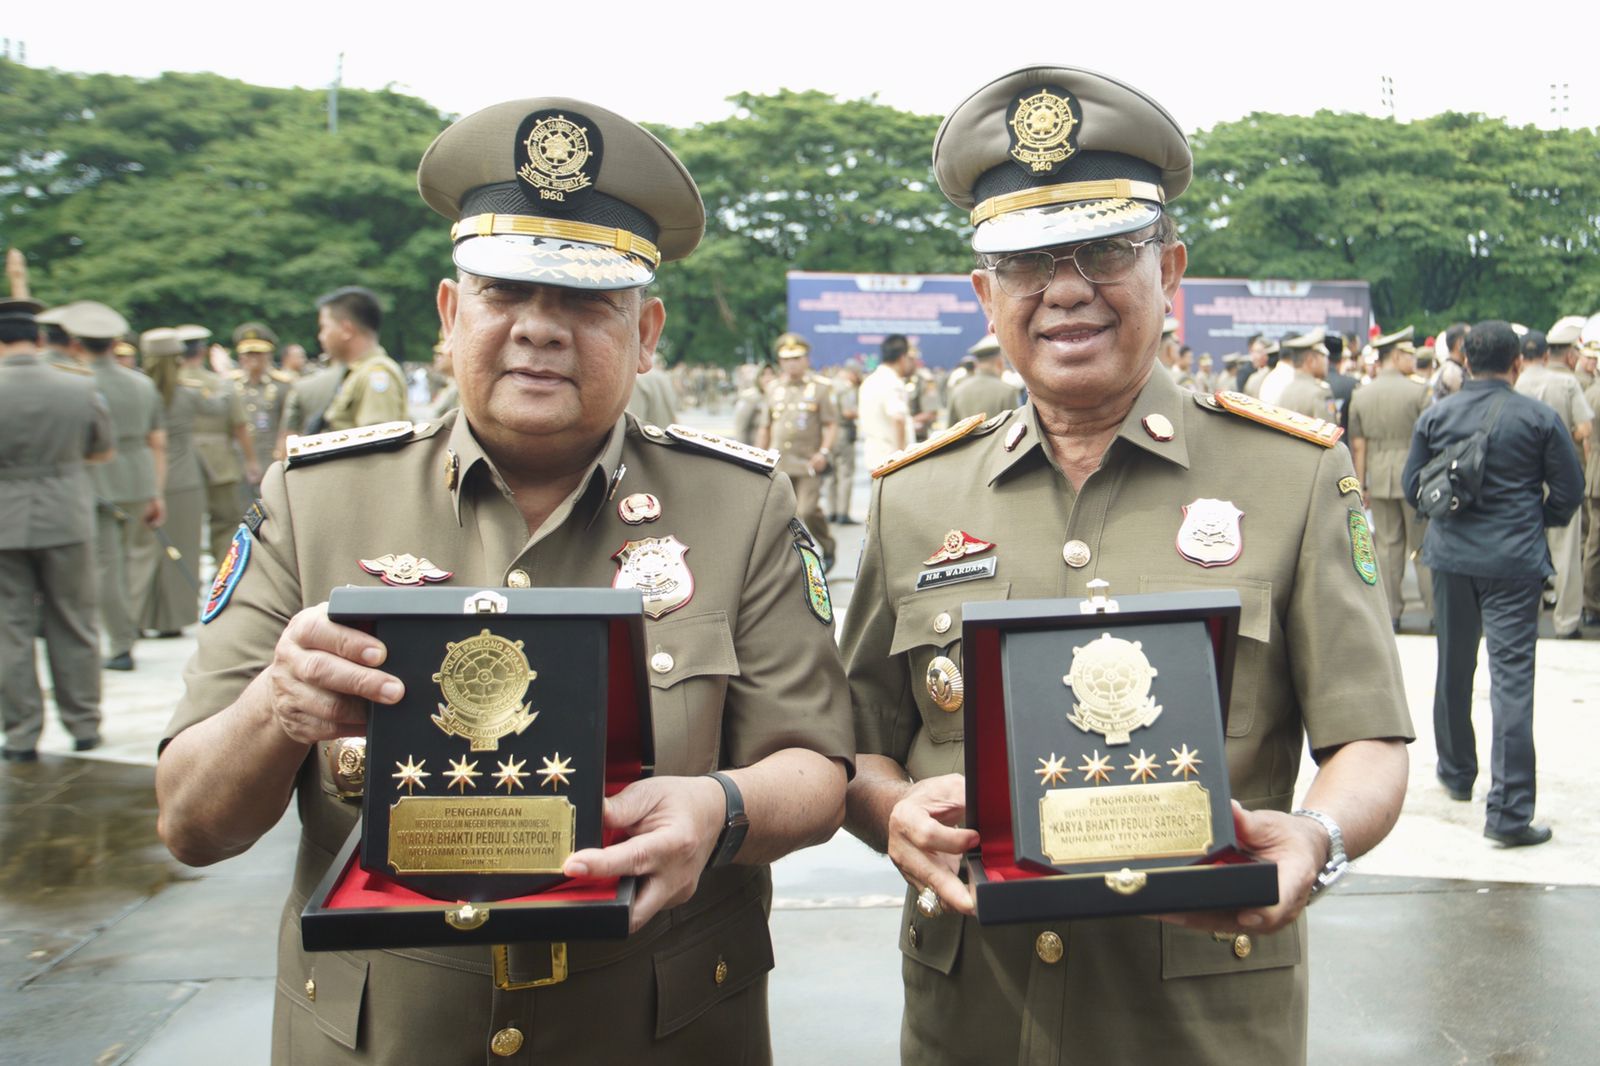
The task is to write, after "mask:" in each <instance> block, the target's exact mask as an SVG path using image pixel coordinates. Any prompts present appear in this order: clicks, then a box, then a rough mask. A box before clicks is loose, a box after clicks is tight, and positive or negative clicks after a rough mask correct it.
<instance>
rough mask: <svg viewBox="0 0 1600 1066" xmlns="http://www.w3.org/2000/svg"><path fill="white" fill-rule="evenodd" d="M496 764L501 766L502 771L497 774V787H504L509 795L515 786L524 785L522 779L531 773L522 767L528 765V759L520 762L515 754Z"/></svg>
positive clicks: (520, 786) (495, 784)
mask: <svg viewBox="0 0 1600 1066" xmlns="http://www.w3.org/2000/svg"><path fill="white" fill-rule="evenodd" d="M496 765H497V766H499V767H500V772H499V773H498V774H495V778H496V780H495V783H494V787H495V788H504V789H505V790H506V794H507V795H509V794H510V793H511V790H512V789H513V788H522V787H524V786H523V784H522V779H523V778H524V777H527V776H529V775H528V773H527V772H526V771H524V770H523V769H522V768H523V767H524V766H526V765H528V760H527V759H523V760H522V761H521V762H518V761H517V757H516V756H515V755H513V756H511V757H510V758H509V759H507V760H506V761H505V762H503V763H496Z"/></svg>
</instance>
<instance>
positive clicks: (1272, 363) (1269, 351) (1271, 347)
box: [1244, 341, 1282, 399]
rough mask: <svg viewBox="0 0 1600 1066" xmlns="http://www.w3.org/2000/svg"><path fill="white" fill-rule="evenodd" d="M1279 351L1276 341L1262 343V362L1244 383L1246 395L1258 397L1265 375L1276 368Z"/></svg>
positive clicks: (1279, 357) (1279, 346)
mask: <svg viewBox="0 0 1600 1066" xmlns="http://www.w3.org/2000/svg"><path fill="white" fill-rule="evenodd" d="M1281 353H1282V346H1281V345H1280V344H1279V343H1278V342H1277V341H1267V342H1265V343H1263V344H1262V346H1261V359H1262V362H1261V363H1260V364H1258V365H1257V367H1256V369H1255V372H1254V373H1252V374H1251V375H1250V377H1249V378H1248V379H1247V380H1246V381H1245V383H1244V392H1245V394H1246V395H1248V396H1254V397H1257V398H1258V399H1259V398H1260V396H1261V387H1262V386H1263V385H1265V384H1266V382H1267V375H1269V374H1271V373H1272V372H1273V371H1275V370H1277V369H1278V363H1279V362H1280V359H1281Z"/></svg>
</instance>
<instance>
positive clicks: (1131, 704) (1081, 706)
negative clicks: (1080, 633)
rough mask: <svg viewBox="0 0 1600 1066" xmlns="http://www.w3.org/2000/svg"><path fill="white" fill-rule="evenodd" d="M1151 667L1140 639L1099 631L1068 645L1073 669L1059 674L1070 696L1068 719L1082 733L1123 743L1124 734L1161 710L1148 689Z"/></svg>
mask: <svg viewBox="0 0 1600 1066" xmlns="http://www.w3.org/2000/svg"><path fill="white" fill-rule="evenodd" d="M1155 676H1156V669H1155V667H1153V666H1151V665H1150V660H1149V659H1147V658H1145V655H1144V651H1143V645H1142V644H1141V643H1140V642H1139V641H1137V640H1134V641H1128V640H1123V639H1121V638H1120V637H1113V636H1112V635H1111V634H1110V633H1102V634H1100V636H1099V637H1097V638H1095V639H1094V640H1091V641H1090V642H1089V643H1087V644H1085V645H1083V646H1082V647H1078V648H1073V649H1072V672H1071V673H1069V674H1067V675H1066V676H1065V677H1063V678H1062V679H1061V680H1062V682H1063V683H1064V684H1066V685H1067V686H1068V687H1070V688H1071V689H1072V695H1073V697H1074V700H1075V702H1074V703H1073V705H1072V713H1071V714H1069V715H1067V721H1069V722H1071V723H1072V724H1073V725H1075V726H1077V727H1078V728H1079V729H1081V730H1083V731H1084V732H1085V733H1099V734H1100V735H1101V736H1103V737H1105V741H1106V743H1107V744H1126V743H1128V737H1129V734H1130V733H1132V732H1133V731H1134V730H1135V729H1142V728H1144V727H1145V726H1147V725H1149V724H1150V723H1151V722H1154V721H1155V720H1156V719H1157V718H1158V717H1160V716H1161V706H1160V704H1158V703H1156V700H1155V697H1154V696H1152V695H1150V682H1151V681H1152V680H1154V679H1155Z"/></svg>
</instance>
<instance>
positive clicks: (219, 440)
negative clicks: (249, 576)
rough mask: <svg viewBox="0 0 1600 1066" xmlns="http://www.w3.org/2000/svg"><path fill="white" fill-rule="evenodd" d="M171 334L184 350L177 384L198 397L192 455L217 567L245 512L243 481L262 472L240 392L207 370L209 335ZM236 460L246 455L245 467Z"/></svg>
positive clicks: (184, 329) (195, 330)
mask: <svg viewBox="0 0 1600 1066" xmlns="http://www.w3.org/2000/svg"><path fill="white" fill-rule="evenodd" d="M175 333H176V335H177V338H178V340H179V341H180V342H182V344H183V345H184V354H183V362H182V364H181V366H182V375H181V377H180V378H179V380H180V381H181V382H182V383H183V384H184V385H186V386H188V387H190V388H192V389H196V390H198V391H199V393H200V398H201V403H200V406H199V409H198V410H197V411H196V412H195V419H194V439H193V444H194V454H195V457H196V458H197V459H199V460H200V475H201V478H202V479H203V480H204V482H205V490H206V492H205V495H206V499H205V510H206V529H207V539H206V543H207V544H209V545H210V550H211V559H212V561H213V562H214V563H220V562H221V561H222V557H223V556H224V555H226V554H227V553H228V543H229V541H231V540H232V539H233V531H234V530H235V529H237V528H238V526H239V516H240V515H241V514H243V513H244V505H245V500H244V490H243V486H242V485H241V482H242V481H251V482H259V481H260V480H261V467H260V465H259V464H258V463H257V462H256V454H255V441H254V439H253V438H252V437H251V436H250V424H249V422H247V421H246V420H245V413H244V403H243V401H241V400H240V398H239V390H238V389H237V388H235V387H234V383H233V382H232V381H231V380H229V379H228V378H225V377H223V376H222V375H221V374H218V373H217V372H216V371H214V370H212V369H211V367H210V366H208V365H207V359H208V356H209V353H210V341H211V331H210V330H209V329H206V328H205V327H204V326H195V325H184V326H177V327H175ZM240 455H243V456H244V463H243V465H241V464H240V462H239V457H240ZM194 562H195V563H198V562H199V560H198V559H197V560H194Z"/></svg>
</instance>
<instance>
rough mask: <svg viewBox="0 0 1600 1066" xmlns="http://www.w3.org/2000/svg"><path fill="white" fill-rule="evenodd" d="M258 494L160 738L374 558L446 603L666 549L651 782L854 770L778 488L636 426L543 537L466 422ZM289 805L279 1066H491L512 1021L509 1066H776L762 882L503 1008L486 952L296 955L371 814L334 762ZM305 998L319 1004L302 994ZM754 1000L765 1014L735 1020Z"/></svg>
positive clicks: (840, 694)
mask: <svg viewBox="0 0 1600 1066" xmlns="http://www.w3.org/2000/svg"><path fill="white" fill-rule="evenodd" d="M452 457H453V459H452ZM451 467H454V468H455V469H456V470H457V471H458V474H457V476H456V478H455V479H454V482H455V483H454V485H453V486H452V484H451V483H450V480H451V479H450V478H449V476H448V474H447V471H448V470H449V469H450V468H451ZM642 492H648V493H651V494H653V495H654V496H655V497H656V498H657V499H658V500H659V501H660V506H661V515H660V517H659V518H658V519H656V520H654V521H650V522H646V523H645V524H642V525H628V524H625V523H624V522H623V521H622V519H621V517H620V515H619V513H618V510H619V505H620V503H621V501H622V500H624V499H625V498H626V497H627V496H628V495H629V494H631V493H642ZM261 495H262V500H263V507H264V509H265V512H266V519H265V521H264V522H263V523H262V524H261V525H260V526H259V527H258V529H257V530H256V532H255V534H254V535H253V536H252V541H253V544H252V550H251V554H250V557H249V561H248V564H247V566H246V569H245V571H244V573H243V576H242V578H241V580H240V582H239V584H238V586H237V587H236V588H235V590H234V593H233V598H232V599H231V601H230V602H229V603H228V605H227V606H226V607H225V608H224V609H223V611H222V612H221V613H220V614H218V615H217V616H216V617H215V618H213V619H212V620H211V621H210V622H209V623H208V624H207V625H206V626H205V627H204V629H202V630H201V633H200V645H199V650H198V651H197V653H196V655H195V657H194V659H193V660H192V661H191V662H190V663H189V665H188V667H187V669H186V671H185V681H186V683H187V691H186V692H185V695H184V697H183V700H182V701H181V702H180V703H179V705H178V709H177V712H176V714H175V715H174V717H173V720H172V723H171V725H170V726H169V728H168V733H169V735H176V734H177V733H178V732H179V731H181V730H182V729H183V728H185V727H186V726H188V725H190V724H192V723H194V722H197V721H199V720H201V719H203V718H205V717H207V716H208V715H211V714H215V713H216V712H217V711H219V710H222V709H223V708H224V707H226V706H228V705H229V704H230V703H232V702H233V701H234V700H235V699H236V698H237V697H238V695H239V693H240V692H241V691H243V689H244V688H245V686H246V685H247V684H248V683H249V682H250V680H251V679H252V678H253V677H254V676H255V675H256V674H257V673H258V672H259V671H260V670H261V669H262V668H263V667H264V666H265V665H266V664H267V663H268V662H269V661H270V660H271V658H272V654H273V648H274V646H275V644H276V643H277V640H278V638H279V636H280V635H281V634H282V632H283V629H284V627H285V626H286V625H287V623H288V621H289V619H290V618H291V617H292V616H293V615H294V614H295V613H296V612H298V611H299V610H301V609H302V608H303V607H306V606H310V605H313V604H316V603H320V602H322V601H324V600H326V599H327V598H328V593H329V591H330V590H331V589H333V588H334V587H335V586H339V585H345V584H354V585H362V586H377V585H378V584H379V579H378V578H376V577H373V576H372V575H370V574H368V573H366V572H365V571H364V570H363V569H362V568H361V565H360V561H361V560H362V559H372V558H375V557H378V556H381V555H384V554H386V553H391V552H392V553H396V554H399V553H404V552H409V553H411V554H413V555H416V556H419V557H426V558H427V559H429V560H431V561H432V562H433V563H434V564H435V565H436V566H438V567H440V568H442V569H444V570H448V571H451V572H452V573H453V576H452V577H451V578H450V579H449V580H448V582H447V583H446V584H445V585H443V586H435V587H459V588H461V589H463V590H466V589H472V588H481V587H495V586H499V587H505V586H509V585H525V584H530V583H531V585H533V586H535V587H540V586H590V587H594V586H602V587H603V586H609V585H611V584H612V583H613V580H614V579H615V578H616V576H617V574H618V569H619V564H618V563H617V562H616V561H614V559H613V554H614V553H615V552H616V551H617V550H618V548H619V547H620V546H622V545H623V544H625V543H627V542H629V541H636V540H643V539H645V538H666V537H669V536H672V537H676V538H678V540H679V541H681V542H682V543H683V544H684V545H686V546H687V547H688V552H687V554H686V556H685V561H686V563H687V565H688V568H689V571H690V573H691V574H692V576H693V595H692V598H691V599H690V600H689V601H688V602H687V603H686V604H684V605H683V606H681V607H679V608H677V609H675V610H672V611H670V612H669V613H666V614H664V615H663V616H662V617H661V618H659V619H650V618H648V617H647V618H646V620H645V635H646V643H647V647H648V648H649V650H650V655H651V659H650V664H651V669H650V671H649V679H650V686H651V711H652V721H653V726H654V740H655V758H656V773H657V774H660V775H688V774H702V773H705V772H707V771H709V770H712V769H715V768H717V767H738V766H746V765H749V764H751V763H755V762H757V761H759V760H761V759H763V758H765V757H766V756H767V755H770V754H772V753H773V752H775V751H779V750H781V749H784V748H790V747H800V748H810V749H813V750H816V751H819V752H821V753H823V754H824V755H828V756H831V757H836V758H842V759H846V760H848V759H850V758H852V757H853V755H854V748H855V744H854V737H853V734H852V732H851V727H850V710H849V701H848V694H847V691H846V688H845V684H844V676H843V671H842V669H841V667H840V665H839V659H838V655H837V651H836V649H835V647H834V643H833V636H832V632H831V626H829V625H826V624H824V623H823V622H822V621H820V620H819V618H818V617H817V616H816V615H815V614H814V613H813V611H812V609H811V608H810V607H809V606H808V603H809V600H808V597H807V592H806V582H805V575H804V573H803V571H802V565H801V559H800V554H799V553H798V552H797V551H796V550H795V548H794V542H795V536H796V533H795V531H794V528H793V526H792V524H791V523H792V522H793V519H794V493H793V491H792V490H791V489H790V487H789V481H788V479H787V478H785V477H775V476H771V475H769V474H768V473H766V472H764V471H756V470H752V469H750V468H747V467H745V466H743V465H740V464H738V463H735V462H732V461H729V460H727V459H725V458H723V457H720V456H714V455H709V454H705V453H703V452H701V451H699V450H696V449H694V448H692V447H690V446H688V445H685V444H680V443H677V442H675V441H672V440H671V439H670V438H667V437H666V436H665V434H659V433H658V434H656V435H655V436H654V437H650V436H646V435H645V434H644V432H643V431H642V430H641V428H640V427H639V425H638V424H637V423H636V422H634V421H633V420H632V419H631V418H628V417H626V416H624V418H623V419H622V420H620V421H619V422H618V425H617V427H616V428H615V429H614V430H613V432H612V434H611V436H610V438H609V439H608V440H607V442H606V443H605V445H604V447H603V449H602V451H601V453H600V455H599V456H598V457H597V458H596V460H595V462H594V465H593V468H592V470H591V471H590V473H589V475H588V476H587V477H586V478H585V479H584V480H583V482H582V483H581V485H580V486H579V488H578V489H577V490H576V491H575V492H574V494H573V496H571V497H569V499H568V500H567V502H566V504H564V505H563V506H562V507H561V508H560V509H558V510H557V512H556V513H555V514H554V515H552V517H551V518H550V520H549V521H548V522H546V524H545V526H544V527H543V528H542V529H541V530H539V531H538V533H537V534H535V535H534V536H532V537H530V536H529V533H528V528H527V525H526V523H525V522H524V520H523V517H522V514H521V513H520V512H519V511H518V510H517V508H516V506H515V504H514V503H513V502H512V500H511V499H510V493H509V491H508V490H507V489H506V487H505V485H504V482H503V481H502V480H501V478H500V475H499V474H498V473H497V471H496V470H495V468H494V465H493V463H492V462H491V461H490V460H489V458H488V457H487V456H486V455H485V454H484V452H483V450H482V448H481V447H480V446H479V444H478V442H477V440H476V438H475V437H474V436H473V434H472V432H471V430H470V428H469V427H468V424H467V422H466V420H465V418H464V417H463V416H462V414H461V413H460V412H455V413H453V414H450V415H446V416H445V417H444V418H443V419H442V420H440V421H438V422H433V423H425V424H424V425H423V426H421V427H419V428H418V429H417V430H416V432H415V434H414V436H413V438H412V439H411V441H410V442H409V443H406V444H404V445H402V446H400V447H398V448H395V449H393V450H385V451H375V452H367V453H364V454H359V455H347V456H335V457H331V458H328V459H325V460H324V461H323V462H320V463H316V464H313V465H308V466H305V467H303V468H302V467H299V466H296V467H294V468H291V469H289V470H287V471H285V470H284V468H283V466H282V465H277V466H274V467H272V469H271V470H269V471H268V472H267V475H266V477H265V478H264V480H263V482H262V487H261ZM660 653H665V656H663V655H661V654H660ZM663 667H664V668H663ZM382 710H383V709H379V712H378V713H382ZM593 769H595V770H598V769H599V768H593ZM296 792H297V803H298V809H299V815H300V821H301V825H302V846H301V850H300V857H299V862H298V866H297V869H296V873H295V881H294V889H293V891H292V893H291V896H290V899H289V903H288V906H287V908H286V910H285V912H284V926H283V930H282V935H281V937H280V939H279V950H278V989H279V992H278V996H279V1002H278V1008H277V1023H276V1031H275V1035H274V1045H275V1047H274V1062H277V1063H284V1062H291V1061H292V1062H294V1063H296V1064H303V1063H321V1062H337V1063H346V1062H349V1061H352V1060H351V1059H350V1058H349V1057H348V1056H347V1055H346V1054H345V1051H344V1049H345V1048H350V1049H355V1050H357V1051H359V1052H360V1053H361V1054H362V1055H363V1056H364V1057H363V1058H361V1059H360V1061H371V1062H418V1063H421V1062H452V1063H459V1062H463V1061H467V1060H468V1059H469V1058H470V1059H474V1060H476V1061H480V1062H483V1063H485V1064H489V1063H497V1062H501V1061H508V1060H503V1059H500V1058H497V1057H492V1056H491V1055H490V1052H489V1051H488V1047H489V1043H490V1038H491V1036H492V1034H494V1033H496V1032H498V1031H499V1030H501V1029H502V1028H503V1027H506V1026H508V1025H513V1024H515V1025H517V1026H518V1027H519V1028H520V1029H521V1031H522V1033H523V1035H524V1036H525V1037H526V1044H525V1045H524V1046H523V1052H524V1057H522V1058H518V1059H516V1060H515V1061H518V1062H530V1063H531V1062H551V1061H572V1060H573V1058H574V1057H577V1058H579V1059H583V1060H584V1061H592V1062H634V1061H639V1062H643V1061H649V1062H672V1063H676V1062H685V1063H689V1062H694V1063H699V1062H712V1061H719V1059H720V1058H722V1057H724V1056H725V1057H730V1058H731V1057H735V1056H736V1055H737V1056H747V1057H745V1058H741V1059H740V1061H749V1062H763V1061H766V1055H767V1051H766V1046H767V1044H766V1041H767V1034H766V1026H765V1006H764V997H765V989H764V980H765V978H764V974H765V972H766V971H767V970H768V969H770V968H771V965H772V962H771V960H772V956H771V948H770V941H769V939H768V933H767V924H766V912H765V907H766V905H767V901H768V899H769V898H770V891H771V889H770V879H769V877H768V874H767V869H766V868H765V867H753V866H739V865H735V866H730V867H725V868H721V869H717V870H711V871H708V872H707V873H706V874H705V875H704V876H703V877H702V879H701V881H700V887H699V890H698V891H697V893H696V895H695V896H694V897H693V898H692V899H691V900H690V901H689V902H687V903H685V904H682V905H681V906H679V907H676V908H673V909H672V910H670V911H666V912H663V913H662V914H661V915H659V916H658V917H656V918H655V919H654V920H653V921H652V922H651V923H650V924H649V925H647V926H646V927H645V928H644V929H642V930H641V931H639V932H638V933H636V934H634V935H633V936H631V937H629V938H628V939H627V940H625V941H607V942H599V941H589V942H573V943H571V944H569V945H567V952H568V956H567V959H568V966H569V972H570V976H569V978H568V980H567V981H566V982H563V983H561V984H558V985H552V986H550V987H546V988H537V989H529V990H526V991H500V990H497V989H496V988H495V986H494V984H493V983H492V981H491V978H490V976H489V975H490V973H491V970H490V950H489V948H488V947H486V946H485V947H461V948H430V949H427V950H416V951H406V950H392V951H381V952H380V951H368V952H337V953H333V954H307V953H304V952H302V951H301V950H300V933H299V914H300V910H301V907H302V905H303V904H304V902H305V899H306V897H307V895H308V894H309V892H310V891H311V890H312V889H313V888H314V887H315V886H316V884H317V881H318V879H319V878H321V876H322V875H323V873H324V871H325V870H326V869H327V867H328V865H329V864H330V862H331V861H332V859H333V856H334V854H335V852H336V851H337V849H338V848H339V847H340V846H341V845H342V844H343V843H344V841H345V839H346V837H347V836H348V834H349V833H350V831H351V829H352V827H353V826H354V825H355V824H356V822H357V818H358V815H359V813H360V805H359V802H358V801H346V800H341V799H339V798H338V797H337V796H336V795H335V789H334V784H333V781H332V779H331V777H330V773H329V769H328V760H327V758H326V757H324V755H323V753H321V752H313V753H312V756H311V757H308V758H307V759H306V761H305V763H304V764H303V766H302V767H301V770H300V774H299V778H298V781H297V783H296ZM719 954H720V955H721V956H722V957H723V958H725V959H726V960H727V961H728V973H729V978H728V979H727V981H726V982H725V983H721V984H719V983H717V982H715V981H713V980H712V978H711V974H712V972H713V970H714V969H715V966H716V963H717V960H718V956H719ZM509 964H510V976H511V978H512V979H513V980H516V981H524V980H531V979H533V978H537V977H541V976H548V975H549V973H550V969H551V946H550V945H549V944H547V943H534V944H526V943H524V944H513V945H511V946H510V948H509ZM617 975H627V980H626V981H624V980H623V979H622V978H621V977H619V976H617ZM308 980H314V981H315V983H316V984H315V987H316V996H315V998H314V999H313V998H311V997H308V996H307V995H306V994H305V993H304V992H303V991H302V989H303V988H304V987H305V985H306V982H307V981H308ZM747 991H748V992H749V993H750V994H751V996H752V997H755V999H754V1002H753V1003H751V1005H750V1010H752V1011H754V1013H750V1011H747V1010H745V1008H743V1007H740V1006H738V1005H737V1004H739V1003H741V1002H745V1001H741V1000H739V999H738V998H737V997H738V996H739V995H740V994H741V993H745V992H747ZM363 1004H364V1005H363ZM758 1004H759V1010H757V1009H756V1005H758ZM730 1011H731V1012H732V1013H731V1014H730V1013H729V1012H730ZM600 1019H603V1020H600ZM697 1021H700V1022H704V1023H705V1024H699V1025H695V1024H690V1023H691V1022H697ZM708 1025H709V1030H708V1029H707V1026H708ZM580 1037H581V1039H580ZM719 1042H720V1046H721V1047H722V1048H723V1049H724V1051H723V1055H722V1056H719V1054H718V1053H717V1051H716V1047H717V1046H719ZM341 1045H342V1046H341ZM467 1049H474V1050H472V1051H468V1050H467Z"/></svg>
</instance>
